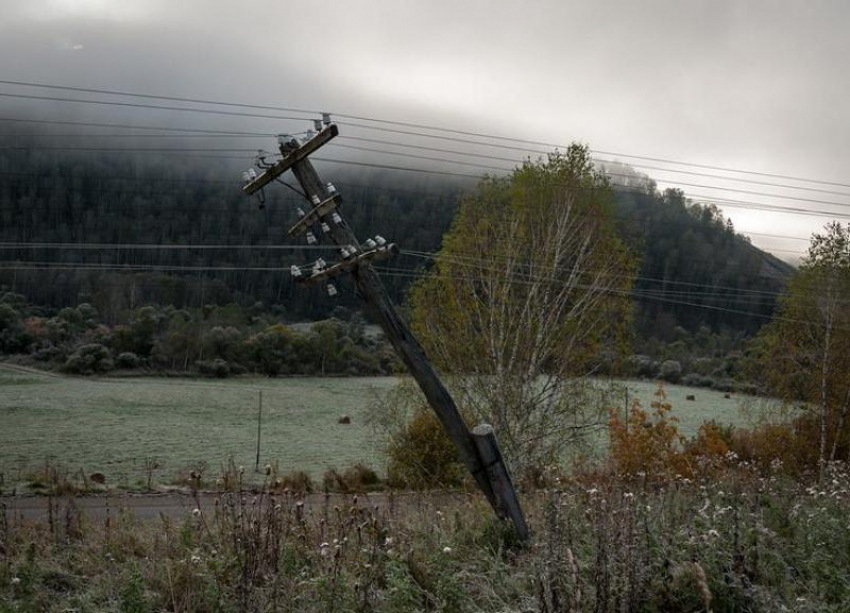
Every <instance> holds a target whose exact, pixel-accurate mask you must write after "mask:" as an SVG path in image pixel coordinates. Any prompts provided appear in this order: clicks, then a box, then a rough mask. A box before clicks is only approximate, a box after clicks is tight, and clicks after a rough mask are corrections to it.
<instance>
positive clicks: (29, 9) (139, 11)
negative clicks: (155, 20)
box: [23, 0, 160, 21]
mask: <svg viewBox="0 0 850 613" xmlns="http://www.w3.org/2000/svg"><path fill="white" fill-rule="evenodd" d="M159 4H160V3H159V2H158V0H145V1H144V2H128V1H126V0H125V1H117V0H41V1H40V2H39V1H34V2H28V3H26V7H25V8H24V9H23V13H24V14H25V15H26V16H27V17H29V18H31V19H35V20H40V21H52V20H59V19H69V18H70V19H94V20H105V21H137V20H139V19H142V18H144V17H147V16H149V15H151V13H152V12H154V11H156V10H157V8H156V7H157V5H159Z"/></svg>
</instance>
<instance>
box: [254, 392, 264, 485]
mask: <svg viewBox="0 0 850 613" xmlns="http://www.w3.org/2000/svg"><path fill="white" fill-rule="evenodd" d="M262 429H263V390H260V397H259V401H258V403H257V463H256V464H255V465H254V470H255V471H257V472H259V471H260V434H261V433H262Z"/></svg>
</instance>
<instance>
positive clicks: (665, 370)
mask: <svg viewBox="0 0 850 613" xmlns="http://www.w3.org/2000/svg"><path fill="white" fill-rule="evenodd" d="M658 376H659V377H660V378H661V379H663V380H664V381H669V382H670V383H676V382H677V381H678V380H679V377H681V376H682V365H681V364H680V363H679V362H677V361H676V360H665V361H664V362H662V363H661V367H660V368H659V369H658Z"/></svg>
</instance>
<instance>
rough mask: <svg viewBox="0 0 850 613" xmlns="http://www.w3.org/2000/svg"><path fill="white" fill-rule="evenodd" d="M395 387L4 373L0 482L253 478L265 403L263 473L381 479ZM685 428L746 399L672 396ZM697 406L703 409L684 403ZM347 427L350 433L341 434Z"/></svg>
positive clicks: (737, 410) (636, 393)
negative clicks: (358, 466)
mask: <svg viewBox="0 0 850 613" xmlns="http://www.w3.org/2000/svg"><path fill="white" fill-rule="evenodd" d="M396 382H397V379H396V378H395V377H350V378H328V377H325V378H319V377H315V378H314V377H303V378H300V377H299V378H238V379H228V380H208V379H176V378H156V377H144V378H77V377H64V376H56V375H48V374H41V373H37V372H32V373H26V372H21V371H15V370H11V369H7V368H4V367H2V366H0V424H2V427H0V473H3V474H4V475H5V480H6V484H7V485H9V484H10V483H17V482H24V481H26V475H27V473H28V472H30V471H34V470H38V469H39V467H43V466H44V465H45V463H46V462H49V463H51V464H55V465H60V466H62V467H64V468H65V469H67V470H69V471H72V472H76V471H79V470H83V471H84V472H85V473H86V474H90V473H92V472H101V473H103V474H104V475H105V476H106V478H107V484H108V485H113V486H114V485H126V486H132V485H137V484H138V482H139V480H140V479H142V477H143V476H144V474H145V468H144V463H145V460H146V459H148V458H155V459H156V461H157V462H158V464H159V465H160V467H159V468H158V469H157V470H156V473H155V478H156V480H157V481H160V482H167V481H169V480H170V479H171V478H173V477H174V476H175V475H176V474H177V473H178V472H179V471H181V470H184V471H185V470H186V469H188V468H191V467H193V466H197V465H199V464H200V463H206V464H207V465H208V466H209V468H210V470H211V471H218V469H219V467H220V466H222V465H223V464H225V463H226V462H227V461H228V460H229V459H231V458H232V459H233V460H234V462H235V463H236V464H237V465H243V466H246V467H248V468H253V466H254V462H255V458H256V444H257V412H258V404H259V397H260V393H261V392H262V399H263V414H262V436H261V455H260V462H261V464H265V463H267V462H273V461H276V462H277V463H278V466H279V468H280V470H281V471H289V470H304V471H306V472H307V473H308V474H310V475H311V476H312V477H320V476H321V475H322V473H323V472H324V471H326V470H328V469H330V468H345V467H348V466H351V465H353V464H355V463H358V462H362V463H364V464H367V465H369V466H372V467H374V468H375V469H376V470H377V471H378V472H379V473H381V472H383V460H382V457H381V449H380V445H379V441H378V440H376V437H375V435H374V433H373V432H372V430H371V428H370V427H369V425H368V424H367V420H366V413H367V408H368V407H369V405H370V404H371V403H372V402H373V401H374V400H375V399H376V398H377V397H378V395H380V394H381V393H382V392H384V391H386V390H389V389H391V388H392V387H393V386H394V385H395V384H396ZM621 383H623V384H624V385H625V386H626V387H627V388H628V390H629V392H628V396H626V393H625V391H624V390H622V391H621V393H618V394H616V395H615V397H622V401H621V406H623V407H624V408H625V406H626V402H627V398H628V402H629V403H630V402H632V401H633V400H634V398H635V397H637V398H639V399H640V401H641V402H642V403H643V405H644V406H645V407H648V406H649V403H650V402H651V400H652V398H653V394H654V393H655V391H656V389H657V386H656V384H654V383H651V382H639V381H628V382H621ZM665 391H666V393H667V395H668V399H669V400H670V401H671V402H672V404H673V407H674V415H676V416H677V417H678V418H679V420H680V422H679V426H680V430H681V432H682V433H683V434H685V435H688V436H689V435H692V434H693V433H695V432H696V430H697V428H698V427H699V425H700V424H701V423H702V422H703V421H705V420H707V419H716V420H717V421H718V422H720V423H724V424H742V423H745V421H746V416H745V412H742V410H741V408H742V404H747V402H746V400H748V399H747V398H746V397H743V396H737V395H732V396H731V398H726V397H724V394H723V393H720V392H714V391H711V390H704V389H692V388H687V387H682V386H676V385H666V386H665ZM689 394H693V395H695V397H696V399H695V400H694V401H689V400H686V396H687V395H689ZM343 415H347V416H349V417H350V419H351V423H350V424H340V423H338V420H339V418H340V417H341V416H343Z"/></svg>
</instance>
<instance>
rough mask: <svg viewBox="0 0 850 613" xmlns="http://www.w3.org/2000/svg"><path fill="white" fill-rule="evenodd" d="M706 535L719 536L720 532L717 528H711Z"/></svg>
mask: <svg viewBox="0 0 850 613" xmlns="http://www.w3.org/2000/svg"><path fill="white" fill-rule="evenodd" d="M708 536H710V537H712V538H717V537H718V536H720V533H719V532H718V531H717V530H714V529H712V530H709V531H708Z"/></svg>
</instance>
